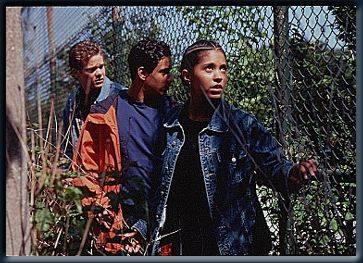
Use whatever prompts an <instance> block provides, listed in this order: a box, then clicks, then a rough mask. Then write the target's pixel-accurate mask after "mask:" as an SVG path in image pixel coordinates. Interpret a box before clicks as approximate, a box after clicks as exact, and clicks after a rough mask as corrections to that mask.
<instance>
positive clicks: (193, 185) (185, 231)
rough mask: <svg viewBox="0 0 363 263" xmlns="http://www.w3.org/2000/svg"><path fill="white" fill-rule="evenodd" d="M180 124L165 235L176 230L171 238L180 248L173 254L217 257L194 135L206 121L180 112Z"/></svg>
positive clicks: (195, 136)
mask: <svg viewBox="0 0 363 263" xmlns="http://www.w3.org/2000/svg"><path fill="white" fill-rule="evenodd" d="M180 124H181V125H182V127H183V130H184V133H185V142H184V145H183V147H182V149H181V151H180V154H179V157H178V160H177V163H176V168H175V173H174V176H173V179H172V184H171V190H170V194H169V199H168V206H167V219H166V227H165V229H167V230H169V232H173V231H176V230H177V229H180V232H177V233H176V235H175V236H176V237H177V241H176V243H177V244H178V245H180V244H181V246H179V247H178V248H177V249H176V251H177V252H176V253H175V251H174V253H173V254H174V255H175V254H178V253H180V254H181V255H218V254H219V253H218V252H217V251H218V249H217V246H216V241H215V234H214V226H213V222H212V219H211V217H210V212H209V208H208V200H207V194H206V189H205V183H204V178H203V174H202V169H201V164H200V156H199V146H198V145H199V144H198V135H199V133H200V131H202V130H203V129H204V128H205V127H206V126H207V125H208V122H198V121H193V120H190V119H189V118H188V116H187V114H186V112H185V111H183V112H182V113H181V116H180ZM174 242H175V239H174ZM174 248H175V246H174Z"/></svg>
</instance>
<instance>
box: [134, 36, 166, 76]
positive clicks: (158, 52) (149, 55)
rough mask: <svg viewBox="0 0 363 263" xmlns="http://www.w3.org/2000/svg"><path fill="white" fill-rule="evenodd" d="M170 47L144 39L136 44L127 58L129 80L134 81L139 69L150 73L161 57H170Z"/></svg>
mask: <svg viewBox="0 0 363 263" xmlns="http://www.w3.org/2000/svg"><path fill="white" fill-rule="evenodd" d="M170 56H171V51H170V47H169V46H168V45H167V44H166V43H165V42H163V41H158V40H153V39H150V38H146V39H143V40H140V41H139V42H137V43H136V44H135V45H134V46H133V47H132V48H131V50H130V53H129V56H128V60H127V61H128V63H129V69H130V74H131V79H132V80H134V78H135V77H136V74H137V69H138V68H139V67H145V70H146V71H147V72H148V73H151V72H152V71H153V70H154V69H155V67H156V66H157V65H158V63H159V61H160V60H161V59H162V58H163V57H170Z"/></svg>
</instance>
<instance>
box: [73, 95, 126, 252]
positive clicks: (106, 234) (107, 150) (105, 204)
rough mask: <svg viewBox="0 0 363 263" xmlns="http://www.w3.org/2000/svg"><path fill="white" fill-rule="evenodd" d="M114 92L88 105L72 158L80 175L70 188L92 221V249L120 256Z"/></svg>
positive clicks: (118, 142) (116, 98) (119, 184)
mask: <svg viewBox="0 0 363 263" xmlns="http://www.w3.org/2000/svg"><path fill="white" fill-rule="evenodd" d="M117 100H118V92H117V91H115V92H113V93H111V94H110V96H109V97H107V98H106V99H105V100H103V101H101V102H100V103H97V104H95V105H92V107H91V111H90V113H89V115H88V116H87V118H86V120H85V123H84V124H83V126H82V131H81V133H80V137H79V140H78V144H77V147H76V150H75V152H74V155H73V164H72V167H73V170H74V171H77V172H80V173H81V174H82V175H81V176H79V177H77V178H75V179H74V180H73V181H72V185H73V186H75V187H80V188H81V189H82V190H83V193H84V197H83V199H82V206H83V208H84V211H85V213H86V216H87V218H88V219H89V220H90V219H91V220H92V225H91V229H90V233H91V234H92V236H93V239H94V240H95V245H96V249H99V250H100V251H104V252H105V253H107V254H115V255H116V254H122V251H123V245H122V242H121V241H122V238H121V237H122V233H123V230H124V223H123V222H124V221H123V214H122V208H121V203H120V201H119V200H120V199H119V198H118V196H119V194H120V192H121V190H122V186H121V177H122V176H121V168H122V165H121V152H120V139H119V133H118V129H117V122H116V105H117Z"/></svg>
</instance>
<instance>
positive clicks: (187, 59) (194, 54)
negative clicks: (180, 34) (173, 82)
mask: <svg viewBox="0 0 363 263" xmlns="http://www.w3.org/2000/svg"><path fill="white" fill-rule="evenodd" d="M208 50H219V51H221V52H222V53H223V54H224V56H225V57H226V53H225V52H224V50H223V48H222V46H221V45H220V44H218V43H217V42H216V41H212V40H198V41H196V42H194V43H193V44H192V45H190V46H189V47H187V49H186V50H185V51H184V54H183V58H182V61H181V64H180V69H179V70H180V78H181V80H182V83H183V85H184V86H187V85H188V83H186V82H185V80H184V79H183V78H182V75H181V72H182V71H183V70H184V69H186V70H188V71H189V72H191V71H192V70H193V68H194V66H195V65H196V64H198V62H199V55H200V53H202V52H203V51H208Z"/></svg>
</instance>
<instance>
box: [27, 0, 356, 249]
mask: <svg viewBox="0 0 363 263" xmlns="http://www.w3.org/2000/svg"><path fill="white" fill-rule="evenodd" d="M22 24H23V33H24V47H25V50H24V66H25V84H26V109H27V114H28V120H29V123H30V124H31V125H33V127H43V126H42V125H41V124H42V123H46V121H49V119H54V123H56V124H58V123H59V122H60V120H61V111H62V108H63V106H64V103H65V100H66V98H67V96H68V94H69V92H70V91H71V90H72V89H73V88H75V81H74V80H73V79H72V78H71V77H70V75H69V68H68V61H67V59H68V50H69V48H70V47H71V46H72V45H73V44H74V43H76V42H78V41H80V40H84V39H90V40H92V41H95V42H98V43H99V44H101V45H102V46H103V48H104V50H105V53H106V70H107V75H108V76H109V77H110V78H111V79H113V80H115V81H118V82H120V83H122V84H124V85H125V86H128V85H129V84H130V78H129V73H128V68H127V54H128V52H129V49H130V47H131V45H133V44H134V43H135V42H136V41H138V40H139V39H140V38H142V37H147V36H149V37H154V38H158V39H161V40H163V41H165V42H166V43H168V44H169V45H170V46H171V50H172V52H173V58H174V68H173V71H174V73H175V76H176V78H175V81H174V85H173V86H172V87H171V89H170V90H169V94H170V95H171V96H173V97H174V98H175V99H177V100H179V101H183V100H185V99H186V94H185V91H184V90H183V87H182V85H181V82H180V80H179V78H178V77H177V76H178V65H179V63H180V60H181V55H182V52H183V51H184V50H185V48H186V47H187V46H189V45H190V44H191V43H193V42H194V41H195V40H197V39H200V38H207V39H214V40H217V41H218V42H219V43H220V44H221V45H222V46H223V47H224V49H225V51H226V54H227V59H228V64H229V86H228V87H227V89H226V92H225V97H226V99H227V100H228V101H229V102H230V103H231V104H233V105H234V106H236V107H238V108H242V109H244V110H246V111H249V112H251V113H253V114H254V115H256V116H257V118H258V119H260V120H261V121H262V122H263V123H264V124H265V125H266V127H268V129H270V130H271V132H272V133H273V134H274V135H275V136H276V138H277V139H278V141H279V143H280V144H281V146H282V148H283V150H284V152H285V154H286V156H288V157H289V158H290V159H291V160H293V161H294V162H298V161H299V160H302V159H307V158H310V157H314V158H315V159H316V160H317V161H318V164H319V174H318V177H317V180H314V181H312V182H311V183H310V184H309V185H308V186H306V187H305V188H303V189H302V190H301V191H300V192H299V193H298V194H296V195H293V196H292V200H291V202H289V203H287V202H284V201H282V198H280V197H279V196H278V194H277V193H275V192H273V191H271V190H269V189H268V188H266V187H264V186H262V185H261V186H259V187H258V193H259V197H260V200H261V203H262V205H263V208H264V213H265V215H266V217H267V220H268V224H269V226H270V230H271V233H272V236H273V250H272V252H271V254H272V255H355V254H356V180H355V179H356V159H355V156H356V144H355V142H356V125H355V119H356V99H355V94H356V7H355V6H339V7H332V6H313V7H309V6H304V7H301V6H291V7H285V6H274V7H272V6H177V7H176V6H101V7H26V8H23V10H22ZM55 130H57V129H55Z"/></svg>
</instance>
